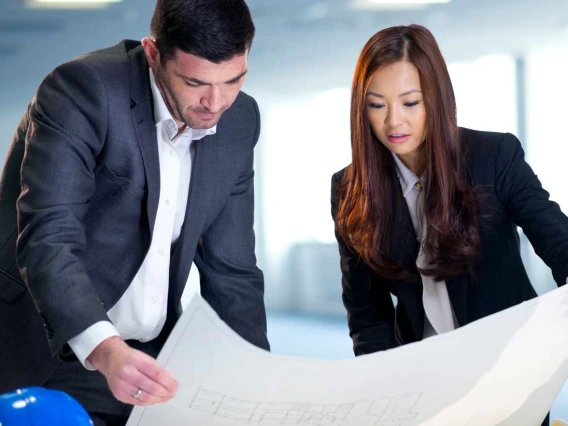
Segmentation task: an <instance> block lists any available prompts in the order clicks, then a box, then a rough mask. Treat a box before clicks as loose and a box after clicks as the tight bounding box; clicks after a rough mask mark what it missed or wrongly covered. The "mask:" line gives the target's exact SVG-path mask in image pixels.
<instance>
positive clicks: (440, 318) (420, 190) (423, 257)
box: [393, 154, 459, 338]
mask: <svg viewBox="0 0 568 426" xmlns="http://www.w3.org/2000/svg"><path fill="white" fill-rule="evenodd" d="M393 157H394V160H395V163H396V170H397V176H398V180H399V182H400V186H401V188H402V195H403V196H404V199H405V200H406V204H407V205H408V210H409V211H410V217H411V218H412V224H413V225H414V230H415V231H416V238H417V239H418V242H419V243H420V250H419V252H418V258H417V259H416V266H417V267H418V268H425V267H427V266H428V253H425V251H424V244H423V242H424V239H425V236H426V217H425V216H424V183H425V179H424V175H423V176H422V180H421V179H419V178H418V177H416V175H415V174H414V173H412V172H411V171H410V170H409V169H408V168H407V167H406V166H405V165H404V163H403V162H402V161H401V160H400V158H398V156H397V155H396V154H393ZM420 277H421V278H422V285H423V292H422V302H423V304H424V313H425V318H424V338H426V337H429V336H432V335H435V334H440V333H445V332H448V331H451V330H454V329H455V328H457V327H458V326H459V325H458V322H457V319H456V316H455V314H454V311H453V308H452V304H451V302H450V297H449V295H448V288H447V286H446V282H445V281H436V280H434V278H432V277H429V276H426V275H422V274H420Z"/></svg>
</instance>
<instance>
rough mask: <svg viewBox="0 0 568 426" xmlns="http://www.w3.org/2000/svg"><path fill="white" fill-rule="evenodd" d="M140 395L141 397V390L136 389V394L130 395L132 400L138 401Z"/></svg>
mask: <svg viewBox="0 0 568 426" xmlns="http://www.w3.org/2000/svg"><path fill="white" fill-rule="evenodd" d="M141 395H142V389H140V388H138V390H137V391H136V393H135V394H134V395H132V397H133V398H134V399H140V396H141Z"/></svg>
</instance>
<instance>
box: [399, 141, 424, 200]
mask: <svg viewBox="0 0 568 426" xmlns="http://www.w3.org/2000/svg"><path fill="white" fill-rule="evenodd" d="M392 156H393V158H394V162H395V164H396V175H397V177H398V181H399V182H400V186H401V188H402V195H403V196H404V197H405V198H406V196H407V195H408V194H409V193H410V191H412V188H414V187H415V185H416V182H420V183H422V181H421V180H420V179H419V178H418V177H417V176H416V175H415V174H414V173H412V172H411V171H410V169H408V167H406V166H405V165H404V163H403V162H402V160H401V159H400V158H398V155H396V154H395V153H394V152H393V153H392ZM423 177H424V175H423Z"/></svg>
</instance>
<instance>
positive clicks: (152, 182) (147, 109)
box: [129, 46, 160, 233]
mask: <svg viewBox="0 0 568 426" xmlns="http://www.w3.org/2000/svg"><path fill="white" fill-rule="evenodd" d="M129 56H130V93H131V112H132V118H133V120H134V127H135V128H136V134H137V136H138V143H139V145H140V151H141V153H142V160H143V162H144V171H145V173H146V185H147V187H148V199H147V210H148V221H149V223H150V233H152V232H153V230H154V224H155V222H156V213H157V211H158V202H159V199H160V163H159V156H158V144H157V134H156V123H155V120H154V106H153V101H152V94H151V93H152V92H151V88H150V78H149V72H150V68H149V65H148V62H147V61H146V57H145V55H144V50H143V49H142V47H141V46H140V47H137V48H136V49H133V50H131V51H130V52H129Z"/></svg>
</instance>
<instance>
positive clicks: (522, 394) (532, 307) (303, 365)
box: [127, 285, 568, 426]
mask: <svg viewBox="0 0 568 426" xmlns="http://www.w3.org/2000/svg"><path fill="white" fill-rule="evenodd" d="M567 306H568V285H567V286H564V287H562V288H559V289H557V290H553V291H551V292H550V293H547V294H545V295H543V296H540V297H538V298H535V299H532V300H531V301H529V302H525V303H522V304H520V305H518V306H515V307H513V308H510V309H507V310H505V311H503V312H500V313H498V314H495V315H491V316H488V317H486V318H482V319H480V320H478V321H475V322H473V323H471V324H468V325H465V326H463V327H460V328H458V329H456V330H454V331H452V332H448V333H444V334H441V335H438V336H433V337H430V338H428V339H425V340H423V341H420V342H417V343H411V344H408V345H404V346H402V347H398V348H394V349H390V350H387V351H383V352H378V353H373V354H365V355H362V356H359V357H356V358H350V359H343V360H323V359H308V358H301V357H293V356H283V355H278V354H272V353H270V352H267V351H264V350H262V349H259V348H257V347H255V346H253V345H252V344H250V343H249V342H246V341H245V340H243V339H242V338H241V337H240V336H239V335H238V334H237V333H235V332H234V331H233V330H232V329H231V328H230V327H229V326H227V324H225V323H224V322H223V321H222V320H221V319H220V318H219V316H218V315H217V314H216V313H215V311H213V309H212V308H211V307H210V306H209V305H207V303H206V302H205V301H204V300H203V299H200V298H195V299H194V300H193V301H192V302H191V303H190V305H189V306H188V308H187V309H186V310H185V311H184V313H183V315H182V317H181V318H180V320H179V321H178V323H177V324H176V327H175V328H174V330H173V331H172V333H171V334H170V337H169V338H168V341H167V342H166V344H165V345H164V348H163V349H162V351H161V352H160V355H159V356H158V362H159V363H160V364H161V365H163V366H164V368H166V370H167V371H168V372H169V373H170V374H171V375H172V376H173V377H175V378H176V380H177V381H178V384H179V386H178V391H177V393H176V396H175V397H174V398H173V399H171V400H170V401H168V402H166V403H163V404H156V405H152V406H148V407H136V408H135V409H134V410H133V411H132V414H131V416H130V418H129V421H128V424H127V426H156V425H159V426H195V425H199V426H284V425H296V426H317V425H319V426H442V425H443V426H472V425H473V426H477V425H483V426H519V425H520V424H522V425H540V424H541V423H542V420H543V419H544V417H546V415H547V413H548V411H549V410H550V407H551V405H552V403H553V402H554V400H555V399H556V397H557V395H558V393H559V392H560V389H561V388H562V386H563V384H564V382H565V381H566V378H568V338H567V337H566V329H567V328H568V309H567V308H566V307H567ZM314 344H317V342H315V343H314ZM527 365H530V366H531V368H530V369H527V368H526V366H527Z"/></svg>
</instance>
